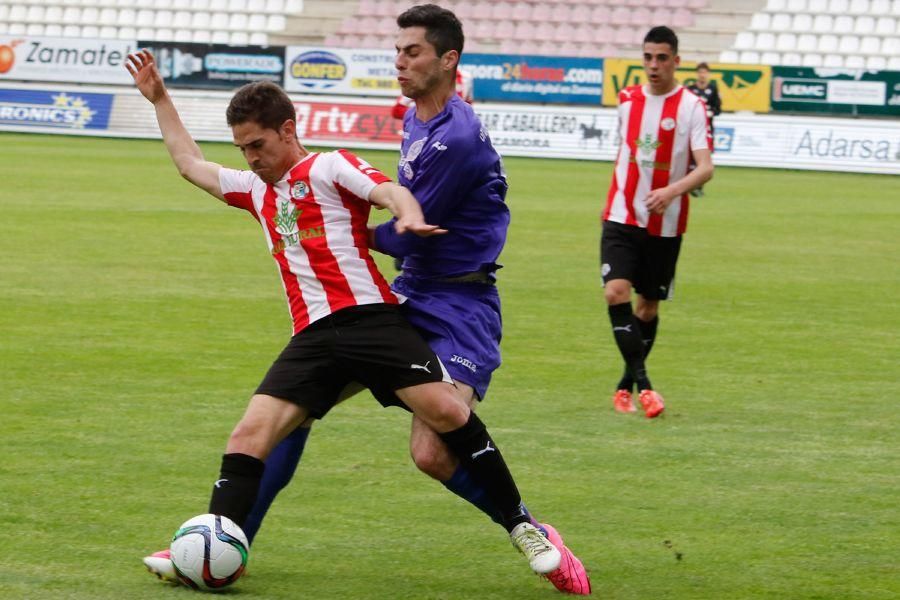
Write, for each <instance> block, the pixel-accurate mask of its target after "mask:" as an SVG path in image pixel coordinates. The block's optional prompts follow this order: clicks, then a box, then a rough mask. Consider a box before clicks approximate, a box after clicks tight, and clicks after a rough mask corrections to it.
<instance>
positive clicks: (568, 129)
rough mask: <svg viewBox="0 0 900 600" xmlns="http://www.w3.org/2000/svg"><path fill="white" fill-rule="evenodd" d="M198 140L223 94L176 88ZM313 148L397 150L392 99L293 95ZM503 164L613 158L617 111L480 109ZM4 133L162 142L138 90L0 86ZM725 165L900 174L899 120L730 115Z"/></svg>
mask: <svg viewBox="0 0 900 600" xmlns="http://www.w3.org/2000/svg"><path fill="white" fill-rule="evenodd" d="M172 96H173V98H174V99H175V102H176V104H177V105H178V107H179V110H180V112H181V115H182V118H183V120H184V122H185V124H186V126H187V127H188V129H189V130H190V131H191V133H192V134H193V135H194V136H195V137H196V139H198V140H203V141H222V142H230V141H231V139H232V138H231V134H230V131H229V129H228V127H227V125H226V123H225V107H226V106H227V104H228V99H229V98H230V96H231V93H230V92H226V91H212V90H206V91H198V90H186V89H185V90H173V91H172ZM291 97H292V99H293V100H294V103H295V105H296V107H297V124H298V134H299V136H300V138H301V139H302V140H303V142H304V143H305V144H308V145H311V146H326V147H346V148H375V149H386V150H396V149H397V148H398V147H399V145H400V123H399V121H397V120H395V119H393V118H392V117H391V116H390V107H391V105H392V104H393V100H392V99H387V98H372V99H366V98H353V97H346V96H330V95H300V94H291ZM474 108H475V110H476V112H477V113H478V114H479V116H480V117H481V120H482V122H483V123H484V124H485V127H486V128H487V129H488V131H489V132H490V134H491V137H492V139H493V141H494V144H495V146H496V147H497V149H498V150H499V151H500V152H501V153H502V154H503V155H505V156H529V157H541V158H560V159H584V160H605V161H610V160H614V158H615V152H616V148H617V144H616V131H615V127H616V120H617V117H616V111H615V109H612V108H603V107H590V108H588V107H574V106H536V105H526V104H501V103H478V104H476V105H475V107H474ZM0 131H17V132H35V133H53V134H74V135H95V136H96V135H100V136H110V137H133V138H151V139H152V138H159V135H160V134H159V130H158V128H157V126H156V119H155V116H154V112H153V108H152V106H151V105H150V104H149V103H147V102H146V101H145V100H144V99H143V98H142V97H141V96H140V94H139V93H138V92H137V91H136V90H133V89H129V88H122V87H101V86H91V87H88V86H73V85H65V84H51V83H43V84H26V83H12V82H3V83H0ZM715 138H716V152H715V162H716V164H719V165H735V166H743V167H771V168H787V169H809V170H818V171H852V172H860V173H883V174H895V175H896V174H900V121H897V120H884V119H878V120H876V119H855V118H853V119H851V118H822V117H801V116H781V115H773V114H762V115H753V114H748V115H741V114H726V115H722V116H720V117H718V118H717V119H716V130H715Z"/></svg>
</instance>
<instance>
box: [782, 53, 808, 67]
mask: <svg viewBox="0 0 900 600" xmlns="http://www.w3.org/2000/svg"><path fill="white" fill-rule="evenodd" d="M781 64H782V65H784V66H785V67H799V66H802V65H803V56H801V55H800V54H799V53H797V52H785V53H784V54H782V55H781Z"/></svg>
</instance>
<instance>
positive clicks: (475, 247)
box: [148, 4, 591, 595]
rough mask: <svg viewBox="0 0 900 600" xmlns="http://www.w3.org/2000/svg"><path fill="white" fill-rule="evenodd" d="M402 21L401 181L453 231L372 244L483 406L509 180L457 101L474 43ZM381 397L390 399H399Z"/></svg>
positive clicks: (282, 470) (433, 17)
mask: <svg viewBox="0 0 900 600" xmlns="http://www.w3.org/2000/svg"><path fill="white" fill-rule="evenodd" d="M397 24H398V26H399V28H400V31H399V34H398V38H397V44H396V47H397V58H396V63H395V64H396V67H397V71H398V81H399V83H400V87H401V91H402V93H403V95H404V96H407V97H410V98H412V99H413V100H414V101H415V104H414V107H413V108H411V109H410V110H409V111H407V113H406V115H405V118H404V122H403V142H402V146H401V157H400V161H399V166H398V182H399V183H400V184H401V185H402V186H404V187H406V188H407V189H409V190H410V191H411V192H412V194H413V196H415V197H416V199H417V200H418V201H419V203H420V204H421V206H422V212H423V214H424V215H425V219H426V220H427V222H430V223H437V224H439V225H440V226H441V227H442V228H443V229H446V230H447V233H446V234H445V235H442V236H435V237H433V238H428V239H425V238H422V239H413V238H414V236H408V235H396V233H395V232H394V226H393V221H390V222H388V223H384V224H382V225H379V226H377V227H370V247H372V248H373V249H376V250H379V251H382V252H384V253H386V254H390V255H392V256H395V257H402V258H403V272H402V274H401V275H399V276H398V277H397V278H396V280H395V281H394V282H393V284H392V288H393V290H394V291H395V292H397V293H398V294H400V295H402V296H404V297H405V298H406V301H405V302H404V303H403V304H402V305H401V308H402V312H403V314H404V316H405V317H406V318H407V319H408V320H409V321H410V323H412V325H413V326H414V327H415V328H416V329H417V330H418V332H419V333H420V334H421V335H422V337H423V338H424V339H425V341H426V342H428V344H429V345H430V346H431V348H432V349H433V350H434V352H435V354H437V356H438V357H439V358H440V360H441V362H442V363H443V364H444V366H445V367H446V368H447V370H448V371H449V373H450V375H451V377H452V378H453V380H454V382H455V384H456V388H455V393H456V394H457V395H458V397H459V398H460V399H461V400H462V401H464V402H465V403H466V404H467V405H468V406H470V407H471V408H472V409H474V408H475V407H476V406H477V404H478V402H479V401H480V400H482V399H483V398H484V397H485V394H486V393H487V388H488V386H489V384H490V380H491V375H492V373H493V371H494V370H495V369H497V368H498V367H499V366H500V347H499V345H500V338H501V314H500V297H499V294H498V292H497V289H496V287H495V285H494V284H495V281H496V271H497V269H499V268H500V265H498V264H497V262H496V261H497V259H498V257H499V255H500V252H501V250H502V249H503V245H504V243H505V241H506V232H507V228H508V226H509V219H510V216H509V209H508V207H507V205H506V203H505V197H506V190H507V183H506V178H505V174H504V172H503V166H502V162H501V159H500V155H499V154H498V153H497V152H496V150H495V149H494V147H493V145H492V144H491V141H490V137H489V136H488V133H487V131H486V130H485V129H484V127H483V126H482V124H481V122H480V120H479V119H478V117H477V115H475V113H474V111H473V110H472V107H471V106H470V105H468V104H467V103H466V102H465V101H463V100H462V99H460V98H459V97H458V96H457V94H456V93H455V82H456V70H457V65H458V63H459V58H460V54H461V52H462V47H463V41H464V37H463V32H462V25H461V24H460V22H459V20H458V19H457V18H456V16H455V15H454V14H453V13H452V12H450V11H448V10H446V9H443V8H440V7H438V6H436V5H432V4H429V5H421V6H414V7H412V8H410V9H409V10H407V11H405V12H404V13H403V14H401V15H400V16H399V17H398V19H397ZM372 392H373V393H374V394H375V395H376V396H377V397H379V398H382V397H383V396H386V395H389V394H390V393H391V392H390V391H389V390H378V389H373V390H372ZM305 425H306V427H300V428H298V429H297V430H295V431H294V432H293V433H292V434H291V435H290V436H289V437H288V438H286V439H285V440H284V441H283V442H282V443H281V444H280V445H279V446H278V447H277V448H276V449H275V450H274V451H273V452H272V454H271V455H270V456H269V457H268V458H267V459H266V469H265V473H264V475H263V482H262V485H261V488H260V492H259V495H258V497H257V501H256V505H255V506H254V508H253V510H252V511H251V514H250V516H249V517H248V519H247V521H246V523H245V525H244V531H245V533H246V534H247V536H248V538H249V539H250V541H251V542H252V540H253V538H254V536H255V534H256V532H257V531H258V528H259V526H260V524H261V521H262V518H263V517H264V515H265V513H266V511H267V510H268V508H269V506H270V504H271V502H272V501H273V500H274V498H275V495H276V494H277V493H278V492H279V491H280V490H281V489H282V488H283V487H284V486H285V485H286V484H287V483H288V482H289V481H290V479H291V477H292V475H293V472H294V469H295V468H296V466H297V463H298V461H299V459H300V455H301V454H302V451H303V447H304V444H305V441H306V438H307V436H308V434H309V425H310V424H309V423H307V424H305ZM410 452H411V454H412V457H413V461H414V462H415V464H416V466H417V467H418V468H419V469H420V470H422V471H423V472H425V473H426V474H428V475H429V476H431V477H433V478H435V479H437V480H439V481H440V482H441V483H442V484H443V485H444V486H445V487H447V489H449V490H450V491H452V492H453V493H455V494H457V495H458V496H460V497H461V498H463V499H465V500H466V501H468V502H470V503H471V504H473V505H474V506H476V507H477V508H479V509H480V510H482V511H483V512H485V513H486V514H487V515H488V516H489V517H491V518H492V519H493V520H494V521H496V522H498V523H500V522H501V519H500V516H499V514H498V512H497V510H496V508H495V507H494V506H493V505H492V504H491V502H490V501H489V499H488V496H487V493H486V491H485V490H484V488H483V487H482V486H481V485H479V484H478V483H477V482H476V480H475V479H474V478H473V477H472V476H471V474H470V473H469V471H468V470H467V469H466V468H465V467H464V466H462V465H461V464H460V462H459V461H458V460H457V459H456V457H454V456H453V454H452V453H451V452H450V451H449V449H448V448H447V446H446V444H445V443H444V442H443V441H442V440H441V438H440V437H439V436H438V434H437V433H436V432H435V431H434V430H432V429H431V428H430V427H428V426H427V425H426V424H425V422H424V421H422V420H421V419H418V418H416V417H415V416H413V418H412V428H411V434H410ZM523 509H524V506H523ZM531 520H532V523H533V524H534V525H535V526H537V527H539V528H540V529H541V531H542V532H543V533H544V534H545V535H546V536H547V538H548V539H549V540H550V541H551V543H553V545H554V546H556V547H557V549H558V550H559V551H560V554H561V557H562V558H561V562H560V566H559V568H558V569H556V570H554V571H552V572H550V573H548V574H546V577H547V578H548V579H549V580H550V581H551V583H553V585H554V586H555V587H556V588H557V589H559V590H560V591H563V592H566V593H571V594H580V595H587V594H590V591H591V587H590V580H589V578H588V576H587V573H586V571H585V569H584V566H583V565H582V563H581V561H580V560H579V559H578V558H577V557H576V556H575V555H574V554H573V553H572V552H571V551H570V550H569V549H568V548H567V547H566V546H565V544H564V543H563V540H562V538H561V536H560V535H559V533H558V532H557V531H556V530H555V529H554V528H553V527H552V526H550V525H547V524H540V523H538V522H537V521H536V520H534V518H533V517H531ZM148 567H151V570H154V568H153V567H152V566H151V565H150V563H148ZM157 572H158V571H157Z"/></svg>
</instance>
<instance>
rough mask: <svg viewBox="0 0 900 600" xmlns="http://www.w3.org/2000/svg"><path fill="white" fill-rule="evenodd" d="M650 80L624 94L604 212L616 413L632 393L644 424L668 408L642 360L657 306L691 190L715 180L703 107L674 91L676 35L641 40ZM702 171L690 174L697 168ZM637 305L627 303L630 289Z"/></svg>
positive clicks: (657, 33)
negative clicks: (618, 366)
mask: <svg viewBox="0 0 900 600" xmlns="http://www.w3.org/2000/svg"><path fill="white" fill-rule="evenodd" d="M643 59H644V71H645V72H646V74H647V79H648V83H647V84H645V85H634V86H631V87H627V88H625V89H623V90H622V91H621V92H620V93H619V136H620V140H621V141H620V145H619V152H618V156H617V157H616V164H615V168H614V171H613V178H612V182H611V183H610V186H609V194H608V196H607V200H606V207H605V209H604V211H603V217H602V218H603V235H602V237H601V242H600V263H601V274H602V276H603V292H604V296H605V298H606V303H607V305H608V308H609V319H610V322H611V324H612V331H613V337H614V338H615V340H616V345H617V346H618V348H619V352H620V353H621V354H622V358H623V359H624V361H625V373H624V375H623V376H622V379H621V380H620V381H619V383H618V385H617V386H616V392H615V394H614V396H613V406H614V407H615V409H616V410H617V411H619V412H634V411H635V407H634V404H633V402H632V390H633V388H634V386H635V384H637V388H638V390H639V391H640V395H639V401H640V403H641V406H642V407H643V409H644V413H645V414H646V416H647V417H648V418H653V417H655V416H657V415H659V414H660V413H662V412H663V410H664V409H665V404H664V402H663V398H662V396H661V395H660V394H659V393H658V392H656V391H654V390H653V386H652V384H651V383H650V378H649V377H648V375H647V369H646V365H645V359H646V357H647V354H648V353H649V352H650V349H651V348H652V347H653V342H654V340H655V339H656V330H657V325H658V323H659V317H658V313H659V302H660V300H666V299H668V298H670V297H671V295H672V290H673V284H674V278H675V265H676V262H677V261H678V251H679V248H680V247H681V236H682V234H683V233H684V231H685V229H686V226H687V217H688V204H689V201H688V192H689V191H690V190H692V189H695V188H697V187H699V186H702V185H703V184H704V183H705V182H707V181H709V179H710V178H711V177H712V174H713V164H712V159H711V156H710V151H711V148H712V140H711V139H710V132H709V124H708V121H707V118H706V106H705V104H704V103H703V102H702V101H701V100H700V99H699V98H698V97H697V96H695V95H694V94H692V93H691V92H689V91H688V90H686V89H685V88H684V87H682V86H681V85H679V84H678V82H677V81H676V79H675V70H676V69H677V67H678V64H679V62H680V59H679V57H678V37H677V36H676V35H675V32H674V31H672V30H671V29H669V28H668V27H654V28H653V29H651V30H650V31H649V32H648V33H647V35H646V37H645V38H644V43H643ZM692 160H693V162H694V163H695V164H696V168H695V169H693V170H692V171H690V172H689V164H690V163H691V161H692ZM632 288H634V290H635V292H637V302H636V305H635V306H634V308H632V305H631V290H632Z"/></svg>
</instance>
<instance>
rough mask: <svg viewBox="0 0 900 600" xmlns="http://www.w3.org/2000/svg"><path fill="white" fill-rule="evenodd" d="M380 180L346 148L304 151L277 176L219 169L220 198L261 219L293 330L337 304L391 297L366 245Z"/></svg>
mask: <svg viewBox="0 0 900 600" xmlns="http://www.w3.org/2000/svg"><path fill="white" fill-rule="evenodd" d="M385 181H390V179H389V178H388V177H386V176H385V175H384V174H382V173H381V172H380V171H378V170H377V169H375V168H373V167H372V166H370V165H369V164H368V163H366V162H365V161H363V160H360V159H359V158H357V157H356V156H354V155H353V154H351V153H349V152H347V151H346V150H337V151H334V152H327V153H312V154H309V155H308V156H306V157H305V158H304V159H303V160H301V161H300V162H299V163H297V164H296V165H295V166H294V167H293V168H291V170H290V171H288V172H287V173H286V174H285V176H284V177H283V178H282V179H281V180H280V181H279V182H278V183H275V184H267V183H265V182H264V181H263V180H262V179H260V178H259V177H258V176H257V175H256V174H255V173H253V172H252V171H238V170H235V169H226V168H223V169H222V170H221V171H220V172H219V184H220V185H221V186H222V193H223V194H224V196H225V200H226V202H228V204H230V205H231V206H235V207H237V208H242V209H244V210H246V211H249V212H250V214H252V215H253V216H254V217H255V218H256V220H258V221H259V222H260V224H261V225H262V229H263V234H264V235H265V237H266V242H267V243H268V245H269V250H270V251H271V253H272V256H273V257H274V258H275V262H276V263H277V264H278V269H279V272H280V274H281V283H282V284H283V285H284V291H285V293H286V294H287V301H288V308H289V310H290V312H291V317H292V319H293V322H294V333H295V334H296V333H298V332H300V331H301V330H303V329H304V328H305V327H306V326H307V325H309V324H310V323H313V322H315V321H317V320H318V319H321V318H322V317H326V316H328V315H330V314H331V313H333V312H336V311H338V310H340V309H342V308H347V307H349V306H357V305H361V304H377V303H382V302H384V303H387V304H397V302H398V301H397V297H396V296H395V295H394V293H393V292H392V291H391V289H390V286H388V283H387V281H385V279H384V277H383V276H382V275H381V273H379V271H378V268H377V267H376V266H375V261H374V260H373V259H372V256H371V254H370V253H369V246H368V231H367V223H368V220H369V211H370V210H371V206H372V205H371V204H370V203H369V201H368V200H367V198H368V197H369V194H370V193H371V191H372V189H373V188H374V187H375V186H376V185H378V184H379V183H383V182H385Z"/></svg>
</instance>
